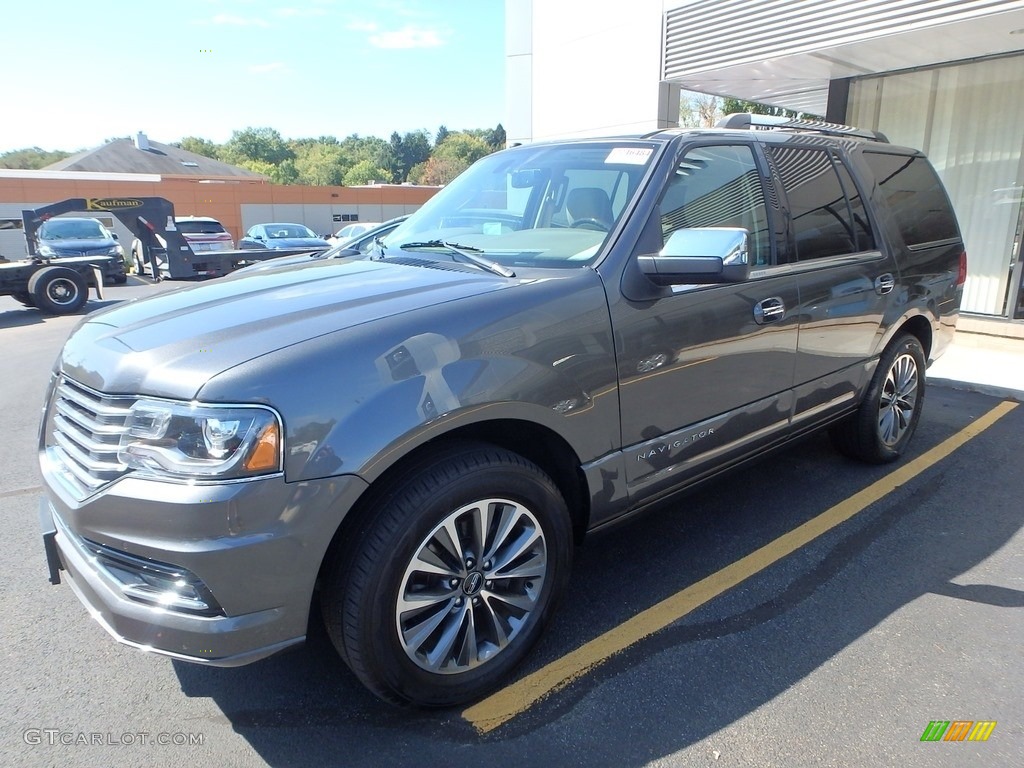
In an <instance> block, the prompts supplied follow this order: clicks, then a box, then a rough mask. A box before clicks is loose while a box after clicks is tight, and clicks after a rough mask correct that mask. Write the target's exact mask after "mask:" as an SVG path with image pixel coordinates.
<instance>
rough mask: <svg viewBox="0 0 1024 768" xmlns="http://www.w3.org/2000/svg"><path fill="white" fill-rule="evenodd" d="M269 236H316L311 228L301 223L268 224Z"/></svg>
mask: <svg viewBox="0 0 1024 768" xmlns="http://www.w3.org/2000/svg"><path fill="white" fill-rule="evenodd" d="M266 228H267V237H269V238H282V237H316V236H317V235H316V233H315V232H313V230H311V229H306V228H305V227H304V226H302V225H301V224H267V225H266Z"/></svg>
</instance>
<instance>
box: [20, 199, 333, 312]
mask: <svg viewBox="0 0 1024 768" xmlns="http://www.w3.org/2000/svg"><path fill="white" fill-rule="evenodd" d="M79 211H80V212H84V213H87V214H89V213H95V212H103V213H109V214H113V215H114V216H115V217H116V218H117V219H118V220H119V221H120V222H121V223H122V224H124V225H125V226H126V227H127V228H128V229H129V230H131V232H132V233H133V234H134V235H135V237H136V238H138V239H139V241H140V242H142V243H143V244H144V247H145V253H146V260H147V262H148V264H149V265H150V269H151V270H152V274H153V275H154V277H155V278H156V279H157V280H159V279H163V278H170V279H189V278H193V279H194V278H209V277H220V276H221V275H226V274H228V273H229V272H232V271H233V270H235V269H238V268H239V267H243V266H246V265H248V264H252V263H255V262H257V261H263V260H265V259H270V258H274V257H275V256H287V255H291V254H297V253H307V252H310V249H296V250H267V249H260V250H251V251H250V250H246V251H238V250H235V251H203V252H201V253H199V254H196V253H195V252H193V250H192V248H191V246H190V245H189V243H188V241H187V240H186V239H185V237H184V236H183V235H182V233H181V232H180V231H178V229H177V227H176V226H175V224H174V205H173V204H172V203H171V202H170V201H169V200H166V199H164V198H162V197H105V198H83V197H77V198H68V199H67V200H61V201H59V202H56V203H52V204H50V205H45V206H43V207H41V208H36V209H34V210H23V211H22V212H21V214H22V222H23V225H24V230H25V240H26V242H27V245H28V258H27V259H21V260H18V261H9V260H7V259H4V258H3V257H2V256H0V296H2V295H7V296H12V297H14V298H15V299H16V300H17V301H20V302H21V303H22V304H24V305H25V306H29V307H36V308H37V309H39V310H42V311H43V312H47V313H50V314H55V315H66V314H73V313H75V312H77V311H79V310H80V309H81V308H82V307H83V306H84V305H85V303H86V301H88V298H89V287H90V286H92V287H95V289H96V295H97V298H99V299H102V298H103V266H104V263H105V262H107V261H109V260H111V259H114V258H116V257H114V256H64V257H60V258H45V257H42V256H40V255H39V253H38V250H37V247H36V232H37V231H38V230H39V228H40V227H41V226H42V225H43V223H44V222H45V221H46V220H47V219H50V218H53V217H54V216H59V215H60V214H62V213H71V212H79ZM313 250H315V249H313Z"/></svg>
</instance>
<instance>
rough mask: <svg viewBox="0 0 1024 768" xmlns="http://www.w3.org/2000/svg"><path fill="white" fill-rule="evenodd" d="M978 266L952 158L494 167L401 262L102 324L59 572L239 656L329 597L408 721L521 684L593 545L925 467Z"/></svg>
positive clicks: (756, 154)
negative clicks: (956, 199) (954, 200)
mask: <svg viewBox="0 0 1024 768" xmlns="http://www.w3.org/2000/svg"><path fill="white" fill-rule="evenodd" d="M965 272H966V256H965V253H964V244H963V241H962V239H961V236H960V232H959V229H958V226H957V222H956V219H955V218H954V215H953V211H952V209H951V208H950V204H949V200H948V198H947V196H946V194H945V192H944V190H943V188H942V185H941V184H940V182H939V179H938V177H937V176H936V174H935V171H934V170H933V168H932V166H931V165H930V164H929V162H928V160H927V159H926V158H925V157H924V156H923V155H922V154H921V153H920V152H917V151H914V150H912V149H904V148H901V147H897V146H893V145H891V144H889V143H888V142H886V141H885V140H884V137H882V136H880V135H878V134H871V133H867V132H860V131H856V130H853V129H850V128H847V127H845V126H835V125H828V124H819V123H813V124H804V123H781V122H778V121H776V123H775V124H773V125H769V126H759V125H757V124H756V123H754V122H753V121H752V120H751V118H750V117H749V116H738V117H737V116H734V117H732V118H730V120H729V121H728V122H727V123H726V125H725V127H722V128H719V129H708V130H674V131H662V132H658V133H654V134H650V135H646V136H639V137H625V138H612V139H593V140H575V141H567V142H560V143H547V144H534V145H529V146H521V147H516V148H513V149H509V150H505V151H503V152H499V153H496V154H493V155H490V156H488V157H486V158H484V159H482V160H480V161H479V162H478V163H477V164H475V165H474V166H473V167H471V168H470V169H469V170H468V171H466V172H465V173H464V174H462V175H461V176H459V177H458V178H457V179H456V180H455V181H454V182H452V183H451V184H450V185H448V186H447V187H445V188H444V189H443V190H441V191H440V192H439V193H438V194H437V195H436V196H435V197H434V198H432V199H431V200H430V201H429V202H428V203H427V204H426V205H424V206H423V207H422V208H421V209H420V210H419V211H417V212H416V213H414V214H413V215H412V216H410V217H409V219H408V220H407V221H405V222H404V223H403V224H402V225H401V226H400V227H399V228H398V229H397V230H395V232H394V233H392V234H391V235H390V236H389V237H388V239H387V241H386V244H382V245H378V246H376V248H375V252H374V253H373V254H372V258H367V259H362V260H358V259H357V260H347V259H344V260H320V261H313V262H311V263H308V264H304V265H298V266H295V265H291V266H283V267H280V268H275V269H267V270H264V271H260V272H255V273H252V274H248V275H246V274H240V275H231V276H227V277H225V278H222V279H219V280H215V281H210V282H207V283H204V284H201V285H198V286H194V287H189V288H183V289H181V290H177V291H174V292H171V293H167V294H163V295H160V296H156V297H153V298H150V299H148V300H145V301H138V302H132V303H129V304H124V305H121V306H117V307H113V308H111V309H108V310H105V311H101V312H97V313H95V314H92V315H90V316H89V317H88V318H86V319H85V321H84V322H83V323H82V324H81V325H80V326H79V327H78V328H77V329H76V330H75V332H74V333H73V334H72V335H71V337H70V338H69V339H68V341H67V343H66V345H65V347H64V349H63V351H62V353H61V355H60V357H59V359H58V361H57V363H56V366H55V370H54V374H53V379H52V385H51V387H50V391H49V393H48V395H47V400H46V405H45V414H44V417H43V422H42V426H41V437H40V446H39V456H40V462H41V466H42V474H43V477H44V479H45V490H46V493H45V497H44V498H43V499H42V502H41V514H42V519H43V526H44V542H45V545H46V548H47V554H48V562H49V567H50V577H51V580H52V581H54V582H58V581H60V579H61V574H62V573H63V574H65V578H66V580H67V581H68V582H69V583H70V584H71V585H72V587H73V589H74V590H75V592H76V593H77V594H78V596H79V597H80V598H81V600H82V602H83V603H85V605H86V606H87V607H88V608H89V612H90V614H91V615H92V616H93V617H95V618H96V619H97V620H98V621H99V622H100V623H101V624H102V625H103V626H104V628H105V629H107V631H108V632H109V633H110V634H111V635H113V636H114V637H115V638H116V639H117V640H119V641H121V642H123V643H126V644H128V645H131V646H135V647H137V648H144V649H147V650H150V651H156V652H158V653H162V654H165V655H167V656H170V657H172V658H176V659H182V660H186V661H192V662H197V663H200V664H211V665H219V666H234V665H240V664H245V663H248V662H252V661H255V660H257V659H262V658H264V657H266V656H269V655H271V654H273V653H275V652H277V651H280V650H282V649H284V648H287V647H289V646H292V645H295V644H297V643H300V642H302V641H303V639H304V638H305V636H306V632H307V625H308V622H309V621H310V616H311V608H312V607H313V604H314V601H316V602H318V603H319V605H320V607H321V610H322V615H323V618H324V621H325V623H326V626H327V630H328V633H329V635H330V637H331V638H332V640H333V642H334V645H335V646H336V647H337V650H338V653H339V654H340V655H341V656H342V658H344V660H345V661H346V662H347V663H348V665H349V666H350V667H351V668H352V670H353V671H354V672H355V674H356V675H357V676H358V677H359V679H360V680H362V681H363V683H365V684H366V685H367V687H369V688H370V690H372V691H373V692H374V693H376V694H377V695H378V696H380V697H382V698H384V699H386V700H389V701H393V702H399V703H408V702H411V703H415V704H419V705H427V706H443V705H451V704H454V703H458V702H462V701H465V700H469V699H473V698H476V697H479V696H480V695H482V694H483V693H485V692H487V691H489V690H491V689H493V688H494V687H495V686H497V685H498V684H499V683H500V682H501V680H502V679H503V678H504V677H505V676H506V675H508V673H510V672H511V671H512V670H513V669H514V668H515V666H516V665H517V664H518V663H519V661H520V660H521V659H522V658H523V657H524V655H525V654H526V653H527V651H528V650H529V647H530V646H531V644H532V643H533V642H534V641H535V640H536V639H537V637H538V636H539V635H540V633H541V631H542V629H543V627H544V624H545V623H546V621H547V620H548V619H549V617H550V616H551V614H552V611H553V610H554V608H555V605H556V603H557V602H558V598H559V597H560V596H561V595H562V593H563V592H564V591H565V588H566V584H567V579H568V575H569V568H570V563H571V561H572V556H573V548H574V546H575V545H577V544H579V543H580V542H581V541H582V540H583V539H584V537H585V535H586V534H587V533H588V532H590V531H593V530H594V529H597V528H601V527H604V526H607V525H610V524H612V523H615V522H618V521H620V520H622V519H624V518H626V517H628V516H630V515H631V514H633V513H635V512H638V511H639V510H641V509H643V508H645V507H647V506H649V505H651V504H652V503H654V502H658V501H660V500H663V499H666V498H668V497H670V496H672V495H674V494H678V493H680V492H682V491H685V490H687V489H689V488H692V487H693V486H695V485H696V484H698V483H701V482H703V481H705V480H707V479H709V478H711V477H713V476H716V475H719V474H720V473H722V472H725V471H727V470H729V469H730V468H732V467H735V466H737V465H740V464H741V463H743V462H745V461H747V460H749V459H751V458H754V457H758V456H761V455H763V454H766V453H767V452H769V451H770V450H771V449H774V448H777V447H779V446H781V445H783V444H784V443H786V442H788V441H791V440H793V439H794V438H797V437H799V436H801V435H804V434H806V433H808V432H810V431H811V430H816V429H822V428H828V429H829V430H830V432H831V434H832V436H833V437H834V439H835V444H836V446H837V447H838V448H839V450H841V451H843V452H844V453H846V454H849V455H850V456H853V457H857V458H859V459H862V460H865V461H868V462H885V461H890V460H894V459H897V458H898V457H899V456H900V455H901V454H903V453H904V452H905V451H906V449H907V444H908V442H909V440H910V438H911V436H912V435H913V433H914V429H915V426H916V425H917V422H918V419H919V418H920V415H921V408H922V405H923V400H924V394H925V378H924V374H925V368H926V367H927V365H928V363H929V361H931V360H934V359H935V358H936V357H938V356H939V355H940V354H941V353H942V352H943V350H944V349H945V348H946V346H947V345H948V343H949V341H950V339H951V337H952V335H953V332H954V327H955V323H956V319H957V314H958V308H959V305H960V299H961V294H962V286H963V282H964V277H965Z"/></svg>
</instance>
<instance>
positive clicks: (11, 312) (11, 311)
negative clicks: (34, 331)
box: [0, 299, 50, 328]
mask: <svg viewBox="0 0 1024 768" xmlns="http://www.w3.org/2000/svg"><path fill="white" fill-rule="evenodd" d="M4 304H6V302H4ZM4 304H0V328H27V327H29V326H31V325H42V324H43V323H44V322H45V321H46V318H47V317H50V315H44V314H43V313H42V312H40V311H39V310H38V309H35V308H34V307H23V306H21V305H20V304H17V303H16V302H15V301H14V299H11V304H10V308H8V307H7V306H4Z"/></svg>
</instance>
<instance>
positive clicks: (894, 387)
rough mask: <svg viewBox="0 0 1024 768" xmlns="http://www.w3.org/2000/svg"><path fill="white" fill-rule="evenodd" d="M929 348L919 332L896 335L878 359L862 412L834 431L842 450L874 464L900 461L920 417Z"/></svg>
mask: <svg viewBox="0 0 1024 768" xmlns="http://www.w3.org/2000/svg"><path fill="white" fill-rule="evenodd" d="M924 369H925V359H924V350H923V349H921V342H920V341H918V340H917V337H916V336H912V335H910V334H909V333H905V334H902V335H900V336H897V337H896V338H895V339H894V340H893V341H892V342H891V343H890V344H889V346H888V347H886V348H885V351H884V352H883V353H882V357H881V359H879V361H878V367H877V368H876V369H875V374H874V376H872V378H871V384H870V385H869V386H868V390H867V392H866V393H865V395H864V399H863V400H862V401H861V404H860V407H859V408H858V409H857V412H856V413H854V414H853V415H852V416H850V417H849V418H847V419H846V420H844V421H842V422H840V423H838V424H836V425H835V426H833V427H832V429H831V430H830V433H829V434H830V435H831V437H832V442H833V444H834V445H835V446H836V448H838V449H839V451H840V452H842V453H844V454H846V455H847V456H850V457H851V458H854V459H859V460H861V461H866V462H868V463H870V464H884V463H886V462H889V461H895V460H896V459H898V458H899V457H900V456H901V455H902V454H903V451H904V449H905V448H906V447H907V444H908V443H909V442H910V438H911V437H912V436H913V434H914V430H915V429H916V428H917V422H918V420H919V419H920V418H921V406H922V405H923V404H924V385H925V380H924Z"/></svg>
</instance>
